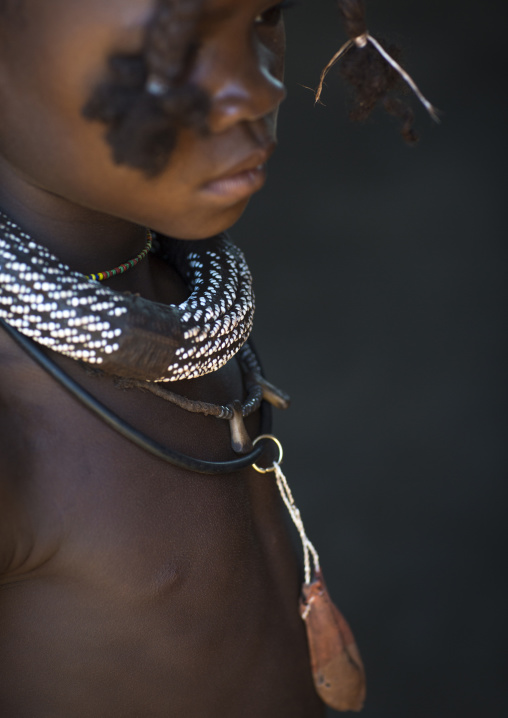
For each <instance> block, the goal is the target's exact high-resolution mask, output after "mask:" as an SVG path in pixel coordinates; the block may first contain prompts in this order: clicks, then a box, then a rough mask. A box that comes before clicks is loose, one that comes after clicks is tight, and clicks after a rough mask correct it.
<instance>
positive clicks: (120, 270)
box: [86, 229, 153, 282]
mask: <svg viewBox="0 0 508 718" xmlns="http://www.w3.org/2000/svg"><path fill="white" fill-rule="evenodd" d="M152 246H153V234H152V233H151V231H150V230H149V229H147V230H146V244H145V246H144V248H143V249H142V250H141V252H140V253H139V254H136V256H135V257H133V258H132V259H129V261H128V262H125V263H124V264H119V265H118V267H115V268H114V269H108V271H107V272H97V273H95V274H87V275H86V276H87V277H88V279H95V281H96V282H103V281H104V280H105V279H111V277H116V276H117V275H118V274H124V272H127V270H129V269H133V268H134V267H135V266H136V265H137V264H139V263H140V262H141V261H142V260H143V259H144V258H145V257H147V256H148V252H149V251H150V250H151V249H152Z"/></svg>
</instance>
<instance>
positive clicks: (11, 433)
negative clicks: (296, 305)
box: [0, 0, 322, 718]
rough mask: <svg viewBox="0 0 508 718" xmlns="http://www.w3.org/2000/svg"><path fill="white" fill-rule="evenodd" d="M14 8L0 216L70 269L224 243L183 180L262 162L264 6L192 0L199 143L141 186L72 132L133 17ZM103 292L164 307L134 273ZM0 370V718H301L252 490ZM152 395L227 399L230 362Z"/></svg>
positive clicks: (120, 407) (133, 43)
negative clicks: (150, 243) (165, 237)
mask: <svg viewBox="0 0 508 718" xmlns="http://www.w3.org/2000/svg"><path fill="white" fill-rule="evenodd" d="M22 6H23V7H24V16H23V18H22V20H21V21H20V22H19V23H18V22H17V21H15V20H13V21H12V22H10V23H5V22H2V23H0V128H1V129H0V207H2V208H3V209H4V210H5V211H6V212H7V213H8V214H10V216H11V217H12V218H13V219H15V220H16V221H17V222H19V223H20V224H21V225H22V226H23V227H24V228H26V229H27V230H28V231H30V232H31V233H32V234H33V235H34V237H36V238H37V240H38V241H39V242H40V243H43V244H45V245H47V246H48V247H50V248H51V249H52V251H54V252H55V253H56V254H57V255H58V256H60V257H61V258H62V259H64V260H65V261H67V262H68V263H70V264H71V266H72V267H73V268H75V269H78V270H80V271H93V270H95V271H99V270H102V269H106V268H109V267H111V266H113V265H115V264H117V263H119V262H120V261H122V260H124V259H126V258H127V257H129V256H132V255H133V254H135V253H136V252H137V251H139V248H140V246H142V244H143V238H144V230H143V225H149V226H151V227H153V228H154V229H156V230H158V231H160V232H164V233H166V234H171V235H174V236H179V237H182V238H186V239H195V238H200V237H204V236H209V235H212V234H214V233H216V232H218V231H220V230H223V229H225V228H227V227H229V226H230V225H231V224H232V223H233V222H234V221H235V220H236V219H237V218H238V217H239V216H240V214H241V212H242V211H243V209H244V208H245V205H246V203H247V200H248V198H247V197H246V198H243V199H241V200H238V199H234V200H233V199H231V198H229V199H228V198H226V199H225V198H224V197H217V195H212V196H210V193H209V192H207V191H206V187H205V185H206V183H208V182H210V181H211V180H214V179H216V178H217V177H223V176H224V175H225V174H226V175H227V174H228V171H229V170H230V168H231V167H234V166H235V165H236V164H238V163H239V162H242V161H243V160H244V159H245V158H246V157H254V159H256V157H259V158H261V159H264V158H265V157H266V156H267V155H268V154H269V153H270V152H271V151H272V150H273V146H274V142H275V121H276V113H277V109H278V105H279V103H280V102H281V100H282V99H283V96H284V89H283V86H282V84H281V79H282V66H283V59H282V58H283V49H284V33H283V25H282V22H280V23H278V24H277V25H276V26H274V27H270V26H268V25H267V24H266V23H263V22H262V20H263V17H264V15H263V13H265V12H266V11H268V10H269V8H270V7H271V6H270V3H269V2H265V0H207V1H206V3H205V9H206V13H207V14H206V17H205V18H204V19H203V22H202V24H201V27H200V39H201V49H200V53H199V56H198V58H197V61H196V64H195V66H194V69H193V77H192V79H193V80H194V81H196V82H199V84H201V85H202V86H203V87H204V88H205V89H206V90H207V91H208V92H209V94H210V97H211V100H212V113H211V133H210V135H208V136H207V137H200V136H197V135H196V134H194V133H193V132H191V131H186V132H182V134H181V136H180V138H179V142H178V146H177V149H176V152H175V154H174V156H173V157H172V161H171V163H170V165H169V166H168V168H167V169H166V170H165V171H164V172H163V173H162V174H161V175H160V176H159V177H157V178H155V179H151V180H148V179H146V178H145V177H144V176H143V175H142V174H141V173H139V172H137V171H135V170H132V169H129V168H126V167H118V166H115V165H114V164H113V163H112V161H111V159H110V152H109V148H108V147H107V145H106V144H105V142H104V140H103V128H102V127H101V126H100V125H99V124H96V123H90V122H87V121H86V120H85V119H83V117H82V115H81V108H82V107H83V105H84V103H85V102H86V99H87V97H88V95H89V93H90V91H91V89H92V88H93V86H94V84H95V83H96V82H98V81H99V80H100V79H101V78H102V77H103V74H104V71H105V66H106V61H107V57H108V56H109V55H110V54H111V53H113V52H119V51H132V52H134V51H136V50H137V49H139V48H140V47H141V44H142V40H143V32H144V30H143V28H144V23H146V21H147V19H148V17H149V15H150V12H151V9H152V8H151V3H150V1H149V0H109V1H108V2H106V3H105V2H103V0H86V1H85V0H45V1H44V2H43V3H41V2H40V1H39V0H24V3H22ZM219 11H220V12H219ZM260 19H261V22H260ZM110 286H115V287H116V288H118V289H120V290H130V291H137V292H140V293H141V294H142V295H143V296H146V297H148V298H151V299H156V300H157V301H165V302H179V301H181V300H182V299H183V298H184V297H185V296H186V290H185V287H184V286H183V284H182V282H181V280H180V279H179V277H178V276H177V275H176V273H175V272H174V271H172V270H171V268H168V267H166V266H165V265H161V263H160V262H158V261H157V260H155V259H154V258H153V257H151V258H150V259H149V260H147V261H145V262H143V263H142V265H140V266H139V267H137V268H136V270H134V271H132V272H129V273H127V274H125V275H123V276H122V277H121V278H118V279H117V280H115V282H112V283H111V285H110ZM57 361H58V363H59V364H60V365H61V366H62V367H63V368H65V370H66V371H68V372H69V374H71V375H72V376H74V377H75V378H77V379H78V381H79V382H80V383H81V384H82V385H83V386H85V387H86V388H87V389H88V390H89V391H90V392H91V393H93V394H94V395H95V396H97V397H98V398H100V399H101V400H102V401H103V402H104V403H105V404H106V405H107V406H109V407H111V408H112V409H113V410H114V411H116V412H117V413H118V414H120V415H121V416H122V417H124V418H125V419H126V420H127V421H129V422H131V423H132V424H133V425H135V426H136V427H138V428H139V429H141V430H142V431H143V432H145V433H147V434H148V435H150V436H152V437H153V438H155V439H157V440H158V441H160V442H162V443H165V444H167V445H168V446H171V447H172V448H174V449H177V450H180V451H183V452H185V453H188V454H191V455H194V456H199V457H201V458H205V459H227V458H232V452H231V450H230V449H229V448H228V443H229V429H228V426H227V424H226V422H222V421H219V420H217V419H214V418H211V417H203V416H198V415H191V414H189V413H187V412H184V411H182V410H180V409H178V408H176V407H174V406H172V405H169V404H166V403H164V402H162V401H161V400H159V399H157V398H155V397H153V396H152V395H149V394H143V393H141V392H136V391H126V392H122V391H120V390H118V389H116V388H115V387H114V385H113V381H112V379H111V378H110V377H107V376H103V377H96V376H90V375H88V374H86V373H85V372H84V371H83V370H82V369H81V368H80V366H79V365H77V364H75V363H74V362H72V361H71V360H66V359H64V358H61V357H59V358H57ZM0 366H1V373H0V456H1V465H0V715H1V716H2V718H35V717H37V718H69V716H72V717H73V718H97V717H98V716H100V717H101V718H152V717H153V718H163V717H164V718H169V717H171V718H173V717H175V718H176V717H180V716H185V717H186V718H194V717H195V718H204V717H206V718H214V717H215V716H217V718H218V717H219V716H221V717H223V716H226V717H230V718H238V716H242V717H246V718H249V717H252V718H258V717H259V716H263V717H265V718H271V717H273V718H285V717H287V718H299V717H301V718H317V716H321V715H322V705H321V703H320V701H319V699H318V698H317V696H316V694H315V692H314V688H313V685H312V681H311V673H310V668H309V658H308V652H307V645H306V638H305V632H304V626H303V623H302V621H301V619H300V617H299V614H298V596H299V582H300V576H299V571H298V567H297V562H296V559H295V556H294V552H293V549H292V547H291V545H290V541H289V539H288V536H287V533H286V530H285V527H284V520H283V511H282V507H281V503H280V500H279V498H278V495H277V492H276V488H275V486H274V482H273V479H272V478H271V477H270V476H260V475H259V474H256V473H255V472H254V471H253V470H245V471H243V472H241V473H239V474H237V475H230V476H223V477H213V478H212V477H207V476H200V475H196V474H192V473H190V472H187V471H183V470H178V469H175V468H172V467H171V466H169V465H166V464H164V463H162V462H160V461H159V460H157V459H155V458H153V457H151V456H149V455H147V454H145V453H144V452H142V451H141V450H139V449H137V448H136V447H134V446H133V445H131V444H129V443H128V442H126V441H125V440H124V439H122V438H121V437H120V436H118V435H116V434H115V433H114V432H113V431H111V430H110V429H108V428H107V427H105V426H104V425H103V424H102V423H101V422H100V421H99V420H98V419H97V418H95V417H94V416H92V415H91V414H89V413H88V412H87V411H86V410H85V409H84V408H83V407H81V406H80V405H79V404H77V403H76V401H75V400H74V399H73V398H71V397H70V396H68V395H67V394H66V393H65V392H64V390H63V389H61V388H60V387H59V386H58V385H56V384H55V383H54V381H53V380H51V379H50V378H49V377H48V376H47V375H45V374H44V373H43V372H42V370H40V369H39V368H38V367H37V366H36V365H34V363H33V362H32V361H31V360H30V359H29V358H28V357H26V356H25V355H24V354H23V353H22V352H21V351H20V350H19V349H18V348H17V347H16V346H15V345H14V344H13V343H12V342H11V341H10V340H9V339H8V338H7V337H6V336H5V334H3V333H0ZM172 388H173V389H174V390H175V391H180V392H181V393H182V394H185V395H186V396H189V397H191V398H199V399H203V400H205V401H213V402H218V401H220V402H227V401H230V400H232V399H234V398H237V397H238V396H240V395H241V394H242V384H241V376H240V373H239V370H238V366H237V364H236V362H235V361H232V362H230V363H229V364H228V365H226V366H225V367H224V368H223V369H221V370H220V371H219V372H217V373H215V374H213V375H209V376H207V377H203V378H202V379H199V380H193V381H187V382H179V383H177V384H175V385H174V386H172ZM258 421H259V420H258V417H257V416H253V417H252V418H251V420H250V421H249V425H248V428H249V431H250V433H251V435H255V434H256V432H257V429H258Z"/></svg>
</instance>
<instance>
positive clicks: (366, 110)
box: [316, 0, 439, 144]
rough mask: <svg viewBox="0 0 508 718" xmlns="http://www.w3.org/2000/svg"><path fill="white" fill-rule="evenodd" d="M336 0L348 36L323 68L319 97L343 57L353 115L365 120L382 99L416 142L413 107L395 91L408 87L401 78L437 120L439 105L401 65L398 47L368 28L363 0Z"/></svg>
mask: <svg viewBox="0 0 508 718" xmlns="http://www.w3.org/2000/svg"><path fill="white" fill-rule="evenodd" d="M337 3H338V6H339V11H340V14H341V15H342V19H343V21H344V25H345V28H346V32H347V34H348V37H349V40H348V41H347V42H346V43H345V44H344V45H343V46H342V47H341V49H340V50H339V51H338V52H337V53H336V54H335V55H334V57H333V58H332V60H331V61H330V62H329V63H328V65H327V66H326V68H325V69H324V70H323V73H322V75H321V82H320V84H319V88H318V90H317V92H316V101H319V98H320V97H321V93H322V90H323V83H324V79H325V77H326V75H327V73H328V71H329V70H330V68H331V67H332V66H333V65H334V64H335V63H336V62H338V60H339V59H341V60H342V62H341V66H340V74H341V75H342V77H343V78H344V79H345V80H346V81H347V82H349V83H350V84H351V85H352V87H353V90H354V94H353V106H352V109H351V111H350V117H351V119H352V120H355V121H362V120H366V119H367V117H368V116H369V115H370V114H371V112H372V110H373V109H374V108H375V107H376V105H377V104H378V103H381V105H382V106H383V107H384V109H385V110H386V111H387V112H388V113H389V114H391V115H394V116H395V117H397V118H398V119H400V120H401V121H402V130H401V134H402V136H403V138H404V139H405V140H406V141H407V142H408V143H410V144H413V143H415V142H416V141H417V140H418V137H417V135H416V133H415V132H414V130H413V120H414V113H413V110H412V109H411V108H410V107H409V105H408V104H407V103H405V102H403V101H402V100H401V99H400V98H399V97H397V96H396V94H395V93H397V92H399V91H400V90H405V89H406V87H405V85H403V83H402V80H404V81H405V82H406V83H407V84H408V85H409V86H410V87H411V89H412V90H413V92H415V94H416V95H417V96H418V98H419V99H420V101H421V102H422V103H423V104H424V106H425V107H426V109H427V111H428V112H429V114H430V115H431V117H432V118H433V119H434V120H435V121H436V122H438V121H439V118H438V116H437V111H436V109H435V108H434V107H433V106H432V105H431V103H430V102H429V101H428V100H427V99H426V98H425V97H424V96H423V95H422V93H421V92H420V90H419V88H418V87H417V85H416V84H415V82H414V81H413V79H412V78H411V77H410V76H409V75H408V74H407V72H406V71H405V70H404V69H403V68H401V67H400V65H399V63H398V60H399V57H400V54H401V53H400V50H399V48H398V47H396V46H395V45H389V44H387V43H386V42H384V41H378V40H376V39H375V38H373V37H372V35H370V33H369V31H368V30H367V24H366V20H365V6H364V2H363V0H337Z"/></svg>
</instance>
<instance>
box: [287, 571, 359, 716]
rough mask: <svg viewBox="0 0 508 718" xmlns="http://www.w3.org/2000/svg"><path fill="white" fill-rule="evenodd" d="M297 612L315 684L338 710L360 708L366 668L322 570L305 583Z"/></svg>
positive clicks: (321, 695)
mask: <svg viewBox="0 0 508 718" xmlns="http://www.w3.org/2000/svg"><path fill="white" fill-rule="evenodd" d="M302 594H303V595H302V598H301V600H300V614H301V616H302V618H303V620H304V621H305V625H306V629H307V639H308V643H309V651H310V660H311V668H312V676H313V678H314V685H315V687H316V691H317V693H318V695H319V696H320V698H321V699H322V700H323V701H324V703H326V704H327V705H328V706H330V707H331V708H334V709H335V710H337V711H360V710H361V709H362V707H363V703H364V701H365V670H364V667H363V663H362V659H361V658H360V652H359V650H358V647H357V645H356V641H355V639H354V636H353V633H352V631H351V629H350V627H349V625H348V623H347V621H346V619H345V618H344V616H343V615H342V614H341V612H340V611H339V609H338V608H337V607H336V606H335V605H334V604H333V602H332V600H331V598H330V595H329V593H328V589H327V588H326V584H325V582H324V580H323V575H322V573H321V571H320V570H319V571H317V572H316V574H315V577H314V580H313V581H312V583H310V584H304V585H303V588H302Z"/></svg>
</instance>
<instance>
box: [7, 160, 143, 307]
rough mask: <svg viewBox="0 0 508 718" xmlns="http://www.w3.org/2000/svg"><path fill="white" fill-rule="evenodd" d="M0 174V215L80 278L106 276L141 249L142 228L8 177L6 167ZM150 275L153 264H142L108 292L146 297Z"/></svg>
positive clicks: (11, 176)
mask: <svg viewBox="0 0 508 718" xmlns="http://www.w3.org/2000/svg"><path fill="white" fill-rule="evenodd" d="M1 170H3V171H0V209H1V210H2V211H3V212H4V213H5V214H6V215H8V216H9V217H10V219H12V220H13V221H14V222H16V224H18V225H19V226H20V227H21V228H22V229H23V230H24V231H25V232H26V233H27V234H29V235H30V236H31V237H32V238H33V239H34V241H35V242H37V243H38V244H41V245H43V246H45V247H47V249H49V250H50V251H51V252H52V253H53V254H54V255H55V256H57V257H58V258H59V259H60V260H61V261H62V262H64V263H65V264H67V265H69V266H70V268H71V269H73V270H76V271H78V272H82V273H83V274H90V273H92V272H102V271H106V270H108V269H111V268H113V267H115V266H117V265H119V264H121V263H122V262H126V261H127V260H129V259H131V258H132V257H134V256H135V255H137V254H138V252H140V251H141V249H142V248H143V247H144V245H145V243H146V228H145V227H141V226H139V225H136V224H133V223H131V222H128V221H126V220H124V219H119V218H117V217H112V216H109V215H107V214H103V213H101V212H97V211H95V210H93V209H89V208H86V207H82V206H80V205H77V204H74V203H72V202H69V201H68V200H66V199H63V198H61V197H58V196H57V195H55V194H52V193H51V192H48V191H46V190H43V189H41V188H39V187H36V186H33V185H30V184H28V183H26V182H25V181H24V180H23V179H22V178H20V177H19V176H18V175H16V174H14V173H12V172H9V173H8V174H9V176H8V177H6V176H5V174H6V171H5V170H6V168H5V167H2V168H1ZM151 270H152V263H151V262H149V261H147V260H144V261H143V262H140V264H139V265H138V266H137V267H136V268H135V269H133V270H132V271H130V272H126V273H125V274H123V275H122V276H121V277H115V278H114V279H112V280H110V286H111V287H112V288H115V289H119V290H124V291H128V290H130V291H137V292H141V293H142V294H146V292H147V291H148V290H149V287H150V286H151V284H152V277H151ZM113 283H114V284H113Z"/></svg>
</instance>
